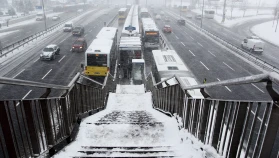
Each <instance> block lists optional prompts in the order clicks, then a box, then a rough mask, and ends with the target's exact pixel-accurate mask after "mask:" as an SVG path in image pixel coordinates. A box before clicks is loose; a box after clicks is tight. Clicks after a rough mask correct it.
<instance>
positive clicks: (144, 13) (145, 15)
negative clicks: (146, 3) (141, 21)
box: [140, 8, 150, 18]
mask: <svg viewBox="0 0 279 158" xmlns="http://www.w3.org/2000/svg"><path fill="white" fill-rule="evenodd" d="M140 17H141V18H149V17H150V15H149V13H148V9H147V8H141V9H140Z"/></svg>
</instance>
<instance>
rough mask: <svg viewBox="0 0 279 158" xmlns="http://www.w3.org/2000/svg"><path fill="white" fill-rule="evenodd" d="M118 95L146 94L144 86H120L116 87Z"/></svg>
mask: <svg viewBox="0 0 279 158" xmlns="http://www.w3.org/2000/svg"><path fill="white" fill-rule="evenodd" d="M116 93H121V94H139V93H144V86H143V85H120V84H118V85H117V87H116Z"/></svg>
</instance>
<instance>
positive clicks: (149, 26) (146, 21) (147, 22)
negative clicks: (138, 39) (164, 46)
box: [142, 18, 159, 31]
mask: <svg viewBox="0 0 279 158" xmlns="http://www.w3.org/2000/svg"><path fill="white" fill-rule="evenodd" d="M142 27H143V30H144V31H159V29H158V28H157V25H156V23H155V22H154V21H153V19H152V18H142Z"/></svg>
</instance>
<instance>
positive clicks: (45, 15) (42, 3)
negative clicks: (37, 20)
mask: <svg viewBox="0 0 279 158" xmlns="http://www.w3.org/2000/svg"><path fill="white" fill-rule="evenodd" d="M42 7H43V13H44V21H45V31H46V30H47V24H46V20H47V19H46V13H45V5H44V0H42Z"/></svg>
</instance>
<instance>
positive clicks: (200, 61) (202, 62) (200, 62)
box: [200, 61, 209, 70]
mask: <svg viewBox="0 0 279 158" xmlns="http://www.w3.org/2000/svg"><path fill="white" fill-rule="evenodd" d="M200 63H201V64H202V65H203V66H204V67H205V68H206V69H207V70H209V68H208V67H206V66H205V65H204V63H203V62H201V61H200Z"/></svg>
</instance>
